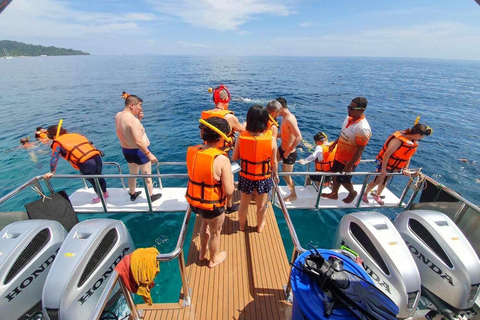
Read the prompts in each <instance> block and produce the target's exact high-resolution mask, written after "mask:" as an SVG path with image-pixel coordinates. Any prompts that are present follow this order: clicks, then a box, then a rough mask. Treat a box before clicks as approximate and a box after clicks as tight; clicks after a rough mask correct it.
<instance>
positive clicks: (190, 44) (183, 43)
mask: <svg viewBox="0 0 480 320" xmlns="http://www.w3.org/2000/svg"><path fill="white" fill-rule="evenodd" d="M177 43H178V44H180V45H182V46H184V47H196V48H207V47H209V45H206V44H203V43H191V42H184V41H177Z"/></svg>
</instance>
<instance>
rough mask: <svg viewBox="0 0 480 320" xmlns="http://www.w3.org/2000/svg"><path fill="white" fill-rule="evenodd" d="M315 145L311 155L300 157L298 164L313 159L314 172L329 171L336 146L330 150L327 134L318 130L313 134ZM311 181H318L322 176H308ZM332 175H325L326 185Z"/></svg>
mask: <svg viewBox="0 0 480 320" xmlns="http://www.w3.org/2000/svg"><path fill="white" fill-rule="evenodd" d="M313 140H314V141H315V144H316V147H315V150H314V151H313V153H312V154H311V155H309V156H308V157H306V158H305V159H300V160H299V162H300V164H306V163H309V162H312V161H314V160H315V171H316V172H330V171H331V169H332V165H333V160H334V158H335V151H336V148H335V149H334V150H333V151H332V152H330V151H329V147H330V143H329V142H328V137H327V135H326V134H325V133H324V132H322V131H319V132H318V133H317V134H316V135H315V136H313ZM309 177H310V179H311V180H312V181H315V182H317V184H318V183H320V181H321V179H322V176H309ZM331 181H332V177H325V180H324V183H325V185H326V186H328V185H329V184H330V182H331Z"/></svg>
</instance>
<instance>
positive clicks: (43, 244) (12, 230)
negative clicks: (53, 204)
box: [0, 220, 67, 320]
mask: <svg viewBox="0 0 480 320" xmlns="http://www.w3.org/2000/svg"><path fill="white" fill-rule="evenodd" d="M66 236H67V231H66V230H65V229H64V228H63V226H62V225H61V224H60V223H58V222H57V221H51V220H25V221H17V222H14V223H11V224H9V225H8V226H6V227H5V228H3V229H2V231H1V232H0V310H1V311H0V318H1V319H11V320H14V319H23V318H25V319H29V318H30V317H31V316H33V315H34V314H36V313H37V312H41V310H42V290H43V285H44V283H45V279H46V278H47V274H48V272H49V271H50V269H51V266H52V264H53V261H54V260H55V257H56V256H57V252H58V249H59V248H60V245H61V244H62V242H63V240H64V239H65V237H66Z"/></svg>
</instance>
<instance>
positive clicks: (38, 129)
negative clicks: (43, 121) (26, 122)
mask: <svg viewBox="0 0 480 320" xmlns="http://www.w3.org/2000/svg"><path fill="white" fill-rule="evenodd" d="M42 129H43V127H37V130H35V131H40V130H42Z"/></svg>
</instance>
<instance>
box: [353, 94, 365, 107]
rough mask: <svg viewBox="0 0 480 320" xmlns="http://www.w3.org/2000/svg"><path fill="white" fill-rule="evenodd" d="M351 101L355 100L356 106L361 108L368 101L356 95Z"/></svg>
mask: <svg viewBox="0 0 480 320" xmlns="http://www.w3.org/2000/svg"><path fill="white" fill-rule="evenodd" d="M352 102H355V103H356V104H357V108H362V109H365V108H366V107H367V104H368V101H367V99H365V98H364V97H356V98H355V99H352Z"/></svg>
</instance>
